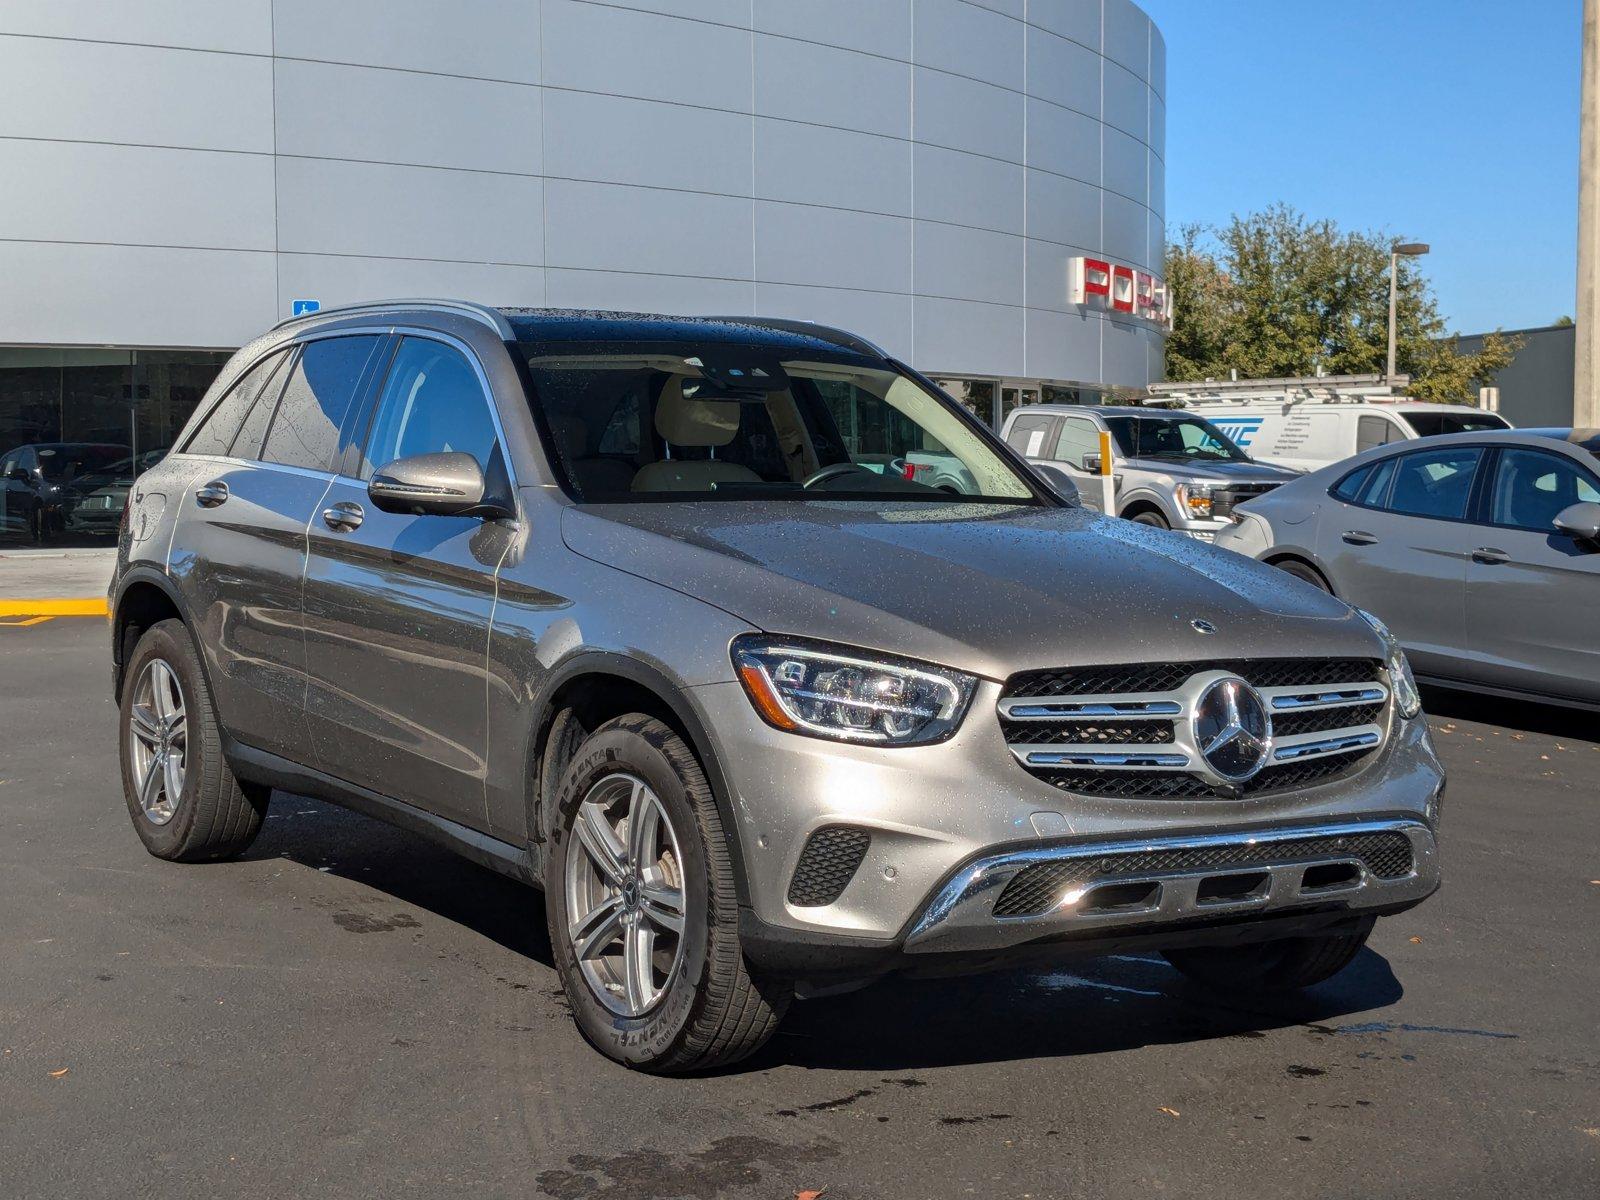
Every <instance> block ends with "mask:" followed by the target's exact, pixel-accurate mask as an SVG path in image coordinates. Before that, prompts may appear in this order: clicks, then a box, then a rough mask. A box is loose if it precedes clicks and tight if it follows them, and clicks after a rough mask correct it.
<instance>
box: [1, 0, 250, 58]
mask: <svg viewBox="0 0 1600 1200" xmlns="http://www.w3.org/2000/svg"><path fill="white" fill-rule="evenodd" d="M0 30H3V31H4V32H6V33H26V34H32V35H33V36H35V37H60V38H83V39H85V40H88V41H97V42H136V43H140V44H143V45H148V46H187V47H189V48H191V49H196V50H231V51H234V52H235V53H240V54H271V53H272V0H229V2H228V3H226V4H219V3H218V2H217V0H137V3H134V2H132V0H5V6H4V11H3V12H0Z"/></svg>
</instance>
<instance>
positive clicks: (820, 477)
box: [800, 462, 865, 488]
mask: <svg viewBox="0 0 1600 1200" xmlns="http://www.w3.org/2000/svg"><path fill="white" fill-rule="evenodd" d="M861 470H865V468H864V467H861V466H859V465H857V464H856V463H853V462H842V463H831V464H829V465H828V466H826V467H823V468H822V470H820V471H813V472H812V473H811V474H810V475H808V476H806V478H805V480H804V481H803V482H802V483H801V484H800V486H801V487H803V488H809V487H815V486H816V485H817V484H819V483H823V482H825V481H826V480H829V479H836V478H837V477H838V476H840V475H848V474H850V472H852V471H861Z"/></svg>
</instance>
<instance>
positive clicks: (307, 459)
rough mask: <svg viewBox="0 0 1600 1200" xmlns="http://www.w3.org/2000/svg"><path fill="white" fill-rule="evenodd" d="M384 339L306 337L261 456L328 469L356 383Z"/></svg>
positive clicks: (365, 335)
mask: <svg viewBox="0 0 1600 1200" xmlns="http://www.w3.org/2000/svg"><path fill="white" fill-rule="evenodd" d="M382 341H383V339H382V338H381V337H378V336H376V335H367V334H362V335H359V336H355V337H331V338H324V339H322V340H321V341H316V342H309V343H307V344H306V347H305V349H304V350H303V351H302V352H301V354H300V358H299V361H297V362H296V363H295V365H294V370H293V371H292V372H291V373H290V375H289V381H288V383H287V385H285V387H284V389H283V399H282V400H280V401H279V402H278V412H277V415H276V416H274V417H273V419H272V428H271V431H270V432H269V433H268V434H267V441H266V445H265V446H263V447H262V449H261V457H262V459H263V460H265V461H266V462H273V463H282V464H283V465H285V466H289V467H307V468H309V469H311V470H314V471H326V470H328V469H329V467H330V464H332V462H333V456H334V454H335V453H336V452H337V451H338V450H339V432H340V430H341V429H342V428H343V427H344V424H345V420H346V418H347V417H348V416H349V415H350V406H351V404H352V403H353V402H354V401H355V398H356V389H357V388H358V386H359V385H360V383H361V380H362V379H363V377H364V376H365V374H366V369H367V364H368V362H370V361H371V359H372V355H373V352H374V351H375V350H377V348H378V345H379V343H380V342H382Z"/></svg>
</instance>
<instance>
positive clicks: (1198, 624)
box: [1189, 617, 1217, 633]
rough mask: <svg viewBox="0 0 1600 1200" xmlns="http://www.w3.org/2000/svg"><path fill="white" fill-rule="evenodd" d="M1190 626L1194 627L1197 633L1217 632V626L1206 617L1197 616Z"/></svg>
mask: <svg viewBox="0 0 1600 1200" xmlns="http://www.w3.org/2000/svg"><path fill="white" fill-rule="evenodd" d="M1189 628H1190V629H1193V630H1194V631H1195V632H1196V633H1215V632H1216V631H1217V627H1216V626H1215V625H1213V624H1212V623H1211V622H1210V621H1208V620H1206V619H1205V618H1204V617H1196V618H1195V619H1194V620H1192V621H1190V622H1189Z"/></svg>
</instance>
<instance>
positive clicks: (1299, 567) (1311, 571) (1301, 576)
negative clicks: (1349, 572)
mask: <svg viewBox="0 0 1600 1200" xmlns="http://www.w3.org/2000/svg"><path fill="white" fill-rule="evenodd" d="M1272 565H1273V566H1275V567H1277V568H1278V570H1280V571H1282V572H1283V573H1284V574H1286V575H1293V576H1294V577H1295V578H1296V579H1298V580H1300V581H1301V582H1303V583H1309V584H1310V585H1311V586H1312V587H1314V588H1316V589H1317V590H1319V591H1323V592H1328V593H1329V594H1332V592H1333V589H1332V588H1331V587H1329V586H1328V581H1327V580H1326V579H1324V578H1323V577H1322V572H1321V571H1319V570H1317V569H1316V568H1315V567H1313V566H1312V565H1311V564H1310V563H1303V562H1301V561H1300V560H1299V559H1295V558H1286V559H1283V560H1282V561H1281V562H1275V563H1273V564H1272Z"/></svg>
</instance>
